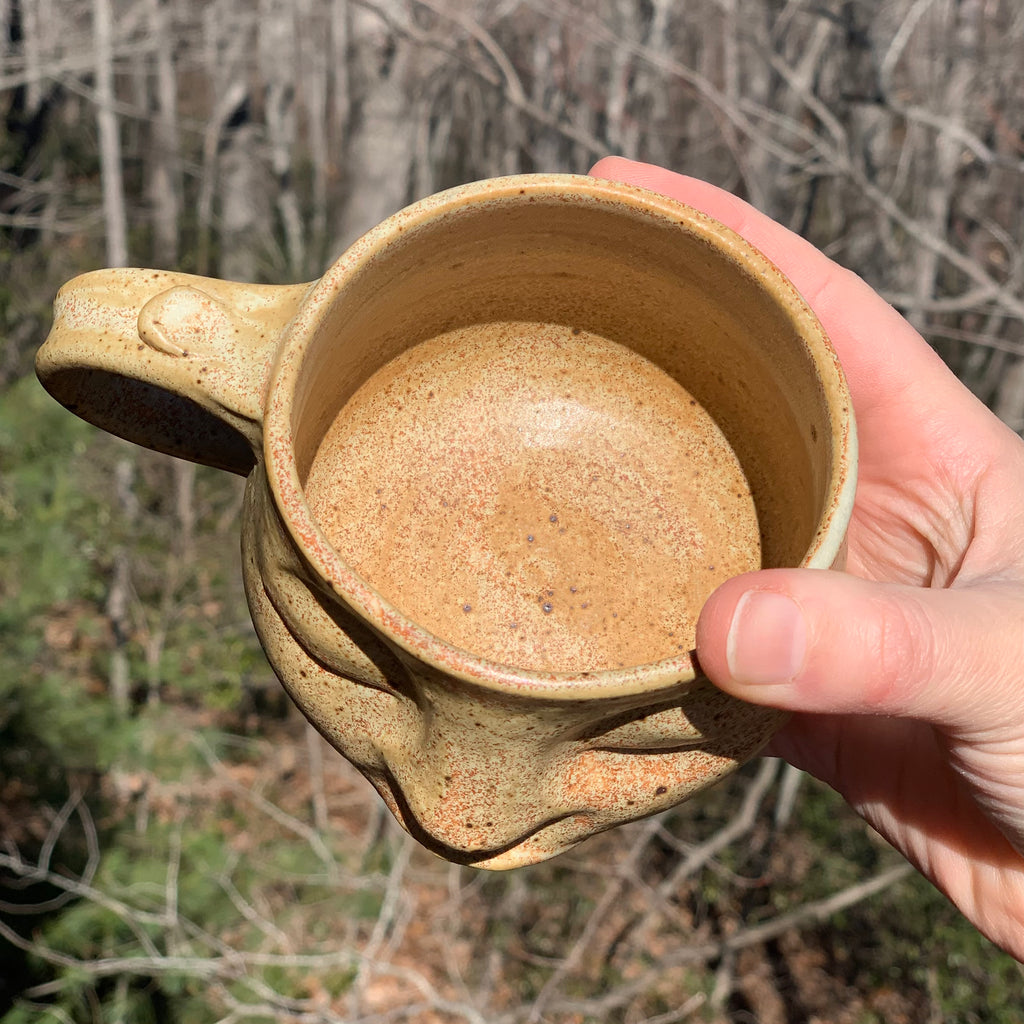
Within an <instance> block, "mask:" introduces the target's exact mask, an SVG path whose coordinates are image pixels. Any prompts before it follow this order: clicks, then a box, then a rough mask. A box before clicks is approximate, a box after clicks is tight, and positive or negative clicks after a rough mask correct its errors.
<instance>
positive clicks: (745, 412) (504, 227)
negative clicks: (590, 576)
mask: <svg viewBox="0 0 1024 1024" xmlns="http://www.w3.org/2000/svg"><path fill="white" fill-rule="evenodd" d="M512 180H514V179H510V181H512ZM549 180H550V179H549ZM518 181H520V182H524V184H523V185H522V187H519V188H515V187H512V186H511V185H509V186H508V187H505V188H504V189H497V190H491V191H478V192H477V193H476V194H475V196H473V197H472V198H470V200H469V201H467V200H466V197H465V196H463V197H461V198H459V197H457V196H454V194H453V198H451V199H450V200H449V201H447V202H445V201H443V200H438V199H437V197H435V198H434V200H433V201H432V202H431V203H424V204H418V206H417V207H412V208H410V210H408V211H404V212H403V213H402V214H398V215H396V216H395V217H394V218H391V220H389V221H388V222H385V224H384V225H382V226H381V227H379V228H377V229H375V231H374V232H371V234H370V235H368V236H366V238H364V239H363V240H362V241H361V242H360V243H357V245H356V246H355V247H354V248H353V250H351V251H350V252H349V253H348V254H346V256H345V257H343V258H342V260H341V261H339V263H338V264H336V265H335V267H334V268H332V271H331V272H329V274H328V276H327V277H326V278H325V280H324V281H323V282H321V285H320V286H319V289H318V291H317V292H316V293H314V296H313V299H312V303H313V305H314V307H315V310H314V312H315V318H314V319H313V320H312V323H311V326H310V329H309V330H308V331H307V332H306V334H305V336H304V337H303V339H302V345H303V346H304V348H303V351H302V353H301V362H300V363H299V365H298V368H297V371H296V373H295V377H294V389H293V392H292V400H291V403H290V406H289V409H290V430H291V442H292V448H293V451H294V460H295V468H296V470H297V473H298V482H299V485H300V486H301V487H303V488H305V487H306V484H307V482H308V479H309V475H310V470H311V467H312V466H313V464H314V460H315V458H316V456H317V454H318V452H319V451H320V449H321V446H322V445H323V443H324V438H325V436H327V434H328V431H329V430H330V428H331V426H332V424H333V423H334V422H335V420H336V418H337V417H338V415H339V413H340V412H341V410H342V409H343V407H344V406H345V405H346V403H348V402H349V400H350V399H351V398H352V397H353V395H354V394H355V393H356V392H357V390H358V389H359V388H360V387H361V386H362V385H363V384H364V383H365V382H366V381H367V380H368V379H369V378H371V376H372V375H373V374H374V373H376V372H377V371H378V370H380V369H381V368H382V367H384V366H385V365H387V364H389V363H390V362H391V361H392V360H395V359H396V357H398V356H400V355H401V354H402V353H404V352H406V351H407V350H409V349H411V348H413V347H414V346H418V345H421V343H425V342H428V341H430V340H431V339H435V338H438V337H439V336H441V335H447V334H450V333H451V332H457V331H458V330H459V329H461V328H470V327H475V326H479V325H488V324H505V323H509V322H515V323H536V324H542V325H558V326H560V327H565V328H567V329H569V330H571V331H573V332H576V333H579V332H586V333H587V334H589V335H593V336H596V337H598V338H601V339H607V340H608V341H611V342H614V343H617V344H619V345H622V346H625V348H627V349H629V350H631V351H632V352H635V353H637V354H638V355H639V356H642V357H643V358H644V359H646V360H648V361H650V363H653V364H654V366H656V367H658V368H659V369H660V370H662V371H664V372H665V373H666V374H668V376H669V377H671V378H672V379H673V380H674V381H676V382H678V383H679V384H680V385H682V387H683V388H685V390H686V392H688V393H689V394H690V395H691V396H692V397H693V398H694V399H695V400H696V401H697V402H698V403H699V404H700V406H702V407H703V409H704V410H705V411H706V412H707V413H708V414H709V415H710V417H711V418H712V419H713V421H714V423H715V424H716V425H717V427H718V428H719V430H720V431H721V433H722V434H723V435H724V437H725V438H726V440H727V441H728V443H729V445H730V446H731V448H732V450H733V452H734V453H735V456H736V458H737V460H738V462H739V465H740V466H741V467H742V471H743V474H744V476H745V478H746V483H747V485H748V486H749V492H750V496H751V497H752V500H753V506H754V508H755V509H756V516H757V530H758V533H759V536H760V554H759V556H758V557H759V565H760V566H761V567H765V568H770V567H777V566H796V565H801V564H817V563H816V562H815V557H816V556H815V553H816V550H817V548H818V547H819V546H820V542H821V539H822V536H823V533H824V531H825V527H826V526H827V523H828V519H829V517H830V515H832V514H833V513H834V511H835V506H836V495H837V491H838V489H839V487H840V485H841V483H842V480H841V479H840V477H841V476H842V474H843V472H844V471H845V470H844V469H843V467H842V465H841V462H842V459H841V451H842V447H841V446H842V443H843V440H844V439H843V436H842V435H843V430H844V426H843V422H842V417H843V416H844V415H846V413H847V410H846V409H845V407H844V405H845V390H844V386H843V384H842V379H841V375H840V373H839V370H838V365H837V363H836V361H835V356H834V353H833V352H832V350H831V347H830V346H829V345H828V343H827V341H825V339H824V336H823V335H822V333H821V329H820V327H819V326H818V324H817V321H816V320H815V319H814V317H813V315H812V314H811V313H810V312H809V310H808V309H807V307H806V306H805V304H804V303H803V302H802V300H801V299H800V298H799V297H798V295H797V294H796V292H795V291H794V290H793V288H792V286H791V285H790V284H789V283H788V282H787V281H786V280H785V279H784V278H783V277H782V276H781V275H780V274H778V272H777V271H776V270H775V269H774V268H773V267H772V266H771V265H770V264H769V263H768V261H767V260H765V259H764V257H762V256H760V255H759V254H757V253H755V252H753V251H752V250H751V249H750V248H749V247H748V246H747V245H746V244H745V243H743V242H742V241H741V240H740V239H739V238H738V237H737V236H735V235H733V234H732V233H731V232H729V231H727V230H726V229H724V228H723V227H722V226H721V225H718V224H717V223H716V222H714V221H712V220H710V219H709V218H706V217H704V216H703V215H702V214H699V213H697V212H695V211H692V210H689V209H687V208H686V207H683V206H681V205H679V204H675V203H672V202H671V201H669V200H663V199H661V197H655V196H653V195H648V194H646V193H643V192H641V191H639V190H633V189H629V190H626V191H627V194H626V195H625V196H623V195H621V194H618V193H617V192H616V187H614V186H611V184H610V183H607V182H597V181H590V182H589V185H588V184H587V183H588V181H589V180H588V179H579V178H575V179H571V181H572V186H571V187H565V186H557V185H556V186H552V185H550V184H548V185H542V184H541V183H538V184H537V185H535V186H529V185H527V184H525V181H526V179H518ZM621 191H622V189H621V188H620V192H621ZM837 546H838V545H837ZM834 556H835V552H832V553H831V555H830V556H829V557H828V559H827V561H826V562H825V565H826V566H827V565H828V564H830V563H831V561H832V559H833V557H834ZM751 567H757V566H751ZM823 567H824V566H823ZM371 583H372V581H371ZM467 607H468V605H467ZM442 639H445V638H444V637H442ZM646 660H648V661H651V660H655V659H646ZM595 667H598V668H600V667H604V666H595Z"/></svg>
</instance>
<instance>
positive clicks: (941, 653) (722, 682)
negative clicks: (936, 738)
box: [697, 569, 1024, 733]
mask: <svg viewBox="0 0 1024 1024" xmlns="http://www.w3.org/2000/svg"><path fill="white" fill-rule="evenodd" d="M697 654H698V657H699V658H700V663H701V666H702V668H703V669H704V671H705V673H706V674H707V675H708V677H709V678H710V679H711V680H712V682H714V683H716V684H717V685H718V686H719V687H721V688H722V689H723V690H726V691H728V692H729V693H732V694H733V695H735V696H737V697H740V698H742V699H743V700H747V701H750V702H752V703H756V704H767V705H771V706H773V707H777V708H784V709H787V710H791V711H804V712H816V713H822V714H875V715H889V716H897V717H906V718H917V719H921V720H924V721H927V722H930V723H931V724H933V725H936V726H939V727H940V728H943V729H944V730H946V731H948V732H953V733H957V732H959V733H969V732H974V731H977V730H984V729H989V728H996V729H999V728H1001V727H1005V726H1007V725H1008V724H1009V723H1010V722H1011V721H1013V720H1019V719H1021V718H1022V717H1024V713H1022V711H1021V708H1020V676H1021V675H1022V674H1024V668H1022V666H1024V598H1022V596H1021V594H1020V591H1019V589H1017V588H1012V589H1011V588H1010V587H1009V586H1005V585H999V584H992V585H989V586H981V585H975V586H965V587H961V588H956V589H949V590H941V589H926V588H918V587H907V586H900V585H896V584H891V583H872V582H868V581H867V580H862V579H858V578H857V577H854V576H849V575H846V574H844V573H839V572H834V571H831V570H814V569H769V570H765V571H762V572H757V573H748V574H746V575H744V576H737V577H736V578H734V579H731V580H728V581H727V582H726V583H724V584H723V585H722V586H721V587H719V588H718V590H716V591H715V592H714V594H712V595H711V597H710V598H709V599H708V601H707V603H706V604H705V606H704V609H703V611H702V612H701V616H700V620H699V622H698V624H697Z"/></svg>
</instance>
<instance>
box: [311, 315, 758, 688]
mask: <svg viewBox="0 0 1024 1024" xmlns="http://www.w3.org/2000/svg"><path fill="white" fill-rule="evenodd" d="M566 380H571V381H572V382H573V386H572V389H571V390H569V391H567V390H566V388H565V381H566ZM369 437H372V438H374V441H373V443H369V442H368V441H367V438H369ZM693 473H696V474H699V480H700V483H699V485H695V484H692V483H691V482H690V481H691V480H692V479H693V477H692V474H693ZM384 492H386V493H387V495H388V500H387V502H386V503H385V502H382V501H381V500H380V497H379V495H380V494H381V493H384ZM306 495H307V500H308V502H309V505H310V508H311V509H312V511H313V513H314V515H315V516H316V517H317V519H318V520H319V522H320V524H321V527H322V529H323V530H324V532H325V534H326V535H327V537H328V538H329V539H330V540H331V542H332V544H333V545H334V547H335V548H336V550H337V551H338V553H339V554H340V555H341V557H342V558H343V559H344V560H345V561H346V562H347V563H348V564H349V565H351V566H352V568H354V569H355V570H356V571H357V572H358V573H359V574H360V575H361V576H362V577H363V578H364V579H365V580H366V581H367V582H368V583H369V584H370V585H371V586H373V587H374V588H375V589H377V590H378V591H379V592H380V593H381V594H382V595H383V596H384V597H385V598H386V599H387V600H388V601H389V603H391V604H392V605H394V606H395V607H396V608H398V609H399V610H400V611H401V612H403V613H404V614H405V615H406V616H407V617H408V618H409V619H411V620H412V621H414V622H416V623H418V624H419V625H421V626H423V627H425V628H426V629H428V630H429V631H430V632H431V633H432V634H434V635H435V636H438V637H440V638H441V639H443V640H446V641H448V642H449V643H451V644H453V645H455V646H456V647H459V648H462V649H463V650H467V651H470V652H471V653H473V654H477V655H482V656H484V657H487V658H489V659H491V660H493V661H497V662H499V663H501V664H504V665H509V666H515V667H517V668H528V669H533V670H547V671H558V672H570V671H583V670H596V669H607V668H618V667H625V666H627V665H639V664H645V663H648V662H651V661H655V660H658V659H661V658H665V657H671V656H674V655H676V653H677V652H678V651H679V650H681V649H686V643H685V641H688V642H689V645H690V646H692V642H693V636H694V633H695V628H696V618H697V614H698V613H699V611H700V607H701V605H702V604H703V601H704V599H705V598H706V596H707V595H708V594H709V593H710V592H711V590H713V589H714V587H715V586H717V584H718V583H719V582H721V581H722V580H724V579H725V578H727V577H728V576H730V575H735V574H737V573H739V572H743V571H746V570H747V569H751V568H756V567H757V566H758V565H759V564H760V563H759V559H760V547H759V531H758V523H757V517H756V513H755V511H754V505H753V501H752V499H751V497H750V494H749V488H748V487H747V486H746V480H745V479H744V476H743V473H742V471H741V470H740V467H739V465H738V463H737V461H736V458H735V456H734V454H733V452H732V450H731V448H730V447H729V445H728V443H727V442H726V441H725V438H724V437H723V436H722V434H721V432H720V431H719V430H718V428H717V427H716V426H715V424H714V423H713V422H712V420H711V419H710V417H708V415H707V414H706V413H705V412H704V410H703V409H702V408H701V407H700V406H699V405H697V404H696V401H695V400H694V399H692V398H691V396H690V395H689V394H688V393H687V392H686V391H685V390H684V389H683V388H682V387H681V386H680V385H679V384H678V383H676V381H674V380H673V379H672V378H670V377H669V376H668V375H667V374H665V373H664V372H663V371H661V370H659V369H658V368H657V367H656V366H654V365H653V364H652V363H650V362H649V361H647V360H646V359H644V358H643V357H641V356H639V355H637V354H636V353H635V352H632V351H630V350H629V349H627V348H625V347H624V346H622V345H618V344H616V343H614V342H611V341H608V340H606V339H605V338H602V337H600V336H597V335H595V334H592V333H590V332H587V331H584V330H582V329H580V328H578V327H562V326H558V325H551V324H535V323H532V324H531V323H512V322H508V323H496V324H490V325H488V326H486V327H468V328H459V329H456V330H454V331H450V332H448V333H446V334H443V335H440V336H438V337H436V338H434V339H432V340H430V341H427V342H424V343H422V344H420V345H418V346H415V347H414V348H412V349H409V350H407V351H406V352H404V353H403V354H402V355H400V356H399V357H397V358H396V359H394V360H392V361H391V362H390V363H389V364H387V365H386V366H385V367H384V368H383V369H381V370H380V371H378V372H377V374H376V375H374V376H373V377H371V378H370V380H369V381H367V382H366V383H365V384H364V385H363V386H362V387H361V388H360V389H359V390H358V391H357V392H356V394H355V395H354V396H353V397H352V398H351V399H350V400H349V402H348V404H347V405H346V406H345V408H344V409H343V410H342V411H341V413H340V414H339V415H338V417H337V418H336V420H335V422H334V424H333V425H332V427H331V428H330V430H329V431H328V433H327V435H326V437H325V440H324V442H323V443H322V445H321V447H320V450H319V452H318V454H317V455H316V458H315V459H314V461H313V465H312V467H311V470H310V473H309V478H308V480H307V484H306ZM375 496H376V497H375ZM370 517H372V520H371V519H370ZM367 521H373V522H374V523H375V526H374V528H373V529H372V530H370V529H366V528H365V526H364V525H363V524H365V523H366V522H367ZM708 555H712V556H713V559H710V560H709V559H708ZM709 566H714V567H715V568H713V569H709V568H708V567H709ZM624 580H628V581H629V584H630V585H629V586H628V587H627V586H624V585H623V581H624ZM557 593H561V594H563V595H566V598H568V599H563V600H560V599H559V598H558V597H557V596H556V594H557ZM570 594H571V595H572V596H571V598H570V597H569V595H570ZM530 595H533V596H532V597H531V596H530ZM538 595H539V596H538ZM510 624H511V625H510ZM676 630H680V631H681V632H682V634H683V637H682V638H677V637H675V636H670V635H669V634H670V633H674V632H675V631H676Z"/></svg>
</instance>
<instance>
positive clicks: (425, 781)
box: [37, 175, 856, 868]
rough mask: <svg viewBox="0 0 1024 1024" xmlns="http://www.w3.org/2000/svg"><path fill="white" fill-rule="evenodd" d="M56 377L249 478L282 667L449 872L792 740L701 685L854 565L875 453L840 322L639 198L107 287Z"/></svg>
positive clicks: (445, 222) (168, 447)
mask: <svg viewBox="0 0 1024 1024" xmlns="http://www.w3.org/2000/svg"><path fill="white" fill-rule="evenodd" d="M612 240H613V241H614V244H612ZM37 366H38V371H39V375H40V378H41V379H42V380H43V382H44V384H45V385H46V386H47V388H48V389H49V390H50V391H51V392H52V393H53V394H54V395H55V396H56V397H57V398H58V399H59V400H60V401H62V402H64V403H65V404H66V405H67V406H68V407H69V408H71V409H73V410H74V411H75V412H77V413H78V414H79V415H81V416H83V417H84V418H86V419H88V420H90V421H91V422H94V423H96V424H98V425H100V426H102V427H104V428H106V429H109V430H112V431H113V432H115V433H118V434H120V435H121V436H124V437H127V438H129V439H131V440H134V441H137V442H138V443H141V444H145V445H147V446H149V447H152V448H155V449H157V450H159V451H165V452H169V453H171V454H175V455H178V456H183V457H186V458H190V459H193V460H194V461H197V462H203V463H206V464H209V465H213V466H217V467H220V468H223V469H228V470H231V471H234V472H237V473H241V474H243V475H246V476H247V477H248V482H247V488H246V499H245V504H244V511H243V521H242V546H243V554H244V564H243V568H244V575H245V584H246V593H247V595H248V599H249V604H250V609H251V612H252V616H253V621H254V623H255V625H256V628H257V632H258V634H259V637H260V640H261V642H262V644H263V646H264V647H265V649H266V651H267V654H268V656H269V658H270V661H271V664H272V665H273V666H274V669H275V671H276V672H277V674H278V676H279V677H280V679H281V681H282V682H283V684H284V685H285V687H286V688H287V690H288V692H289V693H290V694H291V696H292V697H293V699H294V700H295V701H296V703H297V704H298V705H299V707H300V708H301V709H302V710H303V712H304V713H305V714H306V716H307V717H308V718H309V719H310V721H312V722H313V723H314V724H315V726H316V727H317V728H318V729H319V730H320V731H321V732H322V733H323V735H324V736H325V737H326V738H327V739H328V740H329V741H330V742H331V743H332V744H333V745H334V746H335V747H336V748H337V749H338V750H339V751H341V752H342V753H343V754H344V755H345V756H346V757H348V758H349V759H350V760H351V761H352V762H353V763H354V764H356V765H357V766H358V767H359V768H360V770H361V771H362V772H363V773H364V774H365V775H366V776H367V778H368V779H369V780H370V781H371V783H372V784H373V785H374V786H375V787H376V788H377V790H378V791H379V792H380V794H381V795H382V797H383V798H384V800H385V801H386V802H387V804H388V806H389V807H390V808H391V810H392V811H393V812H394V814H395V815H396V817H397V818H398V819H399V820H400V821H401V822H402V824H403V825H404V826H405V827H406V828H407V829H408V830H409V831H410V832H411V833H412V834H413V835H414V836H416V837H417V838H418V839H420V840H421V841H422V842H423V843H424V844H425V845H426V846H428V847H429V848H431V849H433V850H434V851H436V852H438V853H439V854H441V855H442V856H445V857H448V858H449V859H451V860H453V861H458V862H463V863H473V864H477V865H479V866H483V867H493V868H504V867H512V866H515V865H518V864H526V863H530V862H532V861H537V860H542V859H544V858H546V857H549V856H552V855H553V854H556V853H558V852H561V851H562V850H564V849H567V848H569V847H571V846H572V845H573V844H575V843H577V842H579V841H580V840H581V839H583V838H585V837H586V836H588V835H590V834H592V833H594V832H597V831H600V830H602V829H605V828H608V827H610V826H612V825H615V824H618V823H620V822H623V821H628V820H631V819H635V818H638V817H641V816H643V815H646V814H650V813H653V812H655V811H658V810H661V809H663V808H666V807H668V806H671V805H672V804H674V803H677V802H679V801H680V800H682V799H684V798H686V797H687V796H689V795H691V794H693V793H695V792H698V791H700V790H701V789H703V788H705V787H706V786H708V785H710V784H712V783H713V782H715V781H716V780H718V779H719V778H721V777H722V776H723V775H724V774H726V773H727V772H729V771H731V770H733V769H734V768H735V767H736V766H737V765H738V764H740V763H742V762H743V761H744V760H746V759H748V758H750V757H751V756H753V755H754V754H755V753H756V752H757V750H758V749H760V747H761V746H762V745H763V744H764V743H765V742H766V741H767V739H768V738H769V737H770V736H771V734H772V733H773V732H774V730H775V729H776V728H777V726H778V724H779V716H778V714H777V713H776V712H773V711H770V710H767V709H763V708H756V707H753V706H751V705H746V704H743V703H740V702H738V701H736V700H734V699H732V698H728V697H726V696H724V695H723V694H722V693H720V692H719V691H717V690H716V689H715V688H714V687H712V686H711V685H710V684H709V683H707V682H706V681H705V680H703V679H702V678H701V677H700V676H699V674H698V672H697V666H696V662H695V659H694V656H693V652H692V651H691V649H690V648H691V647H692V645H693V635H694V627H695V623H696V619H697V616H698V614H699V611H700V608H701V606H702V604H703V602H704V600H705V599H706V597H707V595H708V594H709V593H710V592H711V591H712V590H713V589H714V588H715V587H716V586H717V585H718V584H719V583H720V582H722V580H724V579H727V578H729V577H730V576H733V575H735V574H737V573H740V572H743V571H745V570H747V569H751V568H757V567H760V566H762V565H764V566H775V565H808V566H816V567H821V568H827V567H829V566H831V565H834V564H840V563H841V561H842V558H843V537H844V535H845V528H846V522H847V521H848V518H849V514H850V509H851V507H852V500H853V490H854V484H855V475H856V474H855V462H856V437H855V431H854V426H853V421H852V415H851V413H850V407H849V401H848V397H847V392H846V387H845V382H844V381H843V378H842V374H841V372H840V370H839V367H838V362H837V360H836V358H835V354H834V352H833V351H832V349H831V347H830V346H829V344H828V342H827V340H826V339H825V338H824V336H823V334H822V333H821V329H820V327H819V325H818V324H817V321H816V320H815V319H814V317H813V315H812V314H811V313H810V311H809V310H808V309H807V307H806V306H805V304H804V303H803V302H802V300H801V299H800V298H799V296H797V295H796V293H795V292H794V291H793V289H792V286H790V285H789V283H788V282H787V281H786V280H785V279H784V278H782V277H781V275H779V273H778V271H777V270H775V268H774V267H773V266H772V265H771V264H770V263H769V262H768V261H767V260H765V259H764V257H762V256H760V254H758V253H756V252H755V251H754V250H752V249H751V248H750V247H749V246H748V245H747V244H746V243H744V242H743V241H742V240H741V239H739V238H738V237H737V236H735V235H733V234H732V233H731V232H729V231H728V230H727V229H725V228H723V227H722V226H721V225H718V224H716V223H715V222H713V221H710V220H709V219H708V218H706V217H704V216H703V215H701V214H698V213H696V212H695V211H692V210H689V209H687V208H686V207H683V206H681V205H679V204H678V203H675V202H672V201H671V200H668V199H664V198H663V197H660V196H656V195H653V194H651V193H647V192H644V191H643V190H640V189H636V188H632V187H630V186H624V185H618V184H615V183H613V182H607V181H597V180H594V179H588V178H580V177H572V176H564V175H537V176H524V177H516V178H506V179H497V180H495V181H491V182H479V183H476V184H473V185H469V186H463V187H461V188H459V189H455V190H452V191H450V192H447V193H442V194H440V195H438V196H433V197H430V198H428V199H426V200H423V201H421V202H420V203H418V204H415V205H414V206H413V207H410V208H409V209H408V210H405V211H402V212H400V213H399V214H396V215H395V216H394V217H392V218H390V219H389V220H388V221H386V222H385V223H384V224H382V225H380V226H379V227H377V228H375V229H374V230H373V231H371V232H370V233H369V234H368V235H366V236H365V237H364V238H363V239H361V240H360V241H359V242H357V243H356V244H355V245H354V246H353V247H352V248H351V249H350V250H349V251H348V252H347V253H345V254H344V255H343V256H342V257H341V259H339V260H338V262H337V263H336V264H334V266H332V267H331V268H330V269H329V270H328V271H327V273H326V274H325V276H324V277H323V278H322V279H321V280H320V281H319V282H315V283H313V284H310V285H292V286H283V287H280V288H275V287H270V286H257V285H240V284H234V283H230V282H223V281H215V280H209V279H202V278H195V277H190V276H188V275H181V274H169V273H164V272H157V271H137V270H117V271H104V272H99V273H95V274H91V275H86V276H84V277H83V278H81V279H78V280H76V281H73V282H71V283H70V284H69V285H67V286H65V288H64V289H62V291H61V295H60V296H59V297H58V302H57V305H56V308H55V320H54V328H53V331H52V333H51V336H50V338H49V339H48V340H47V343H46V345H45V346H44V348H43V349H42V351H41V352H40V355H39V358H38V362H37Z"/></svg>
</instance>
